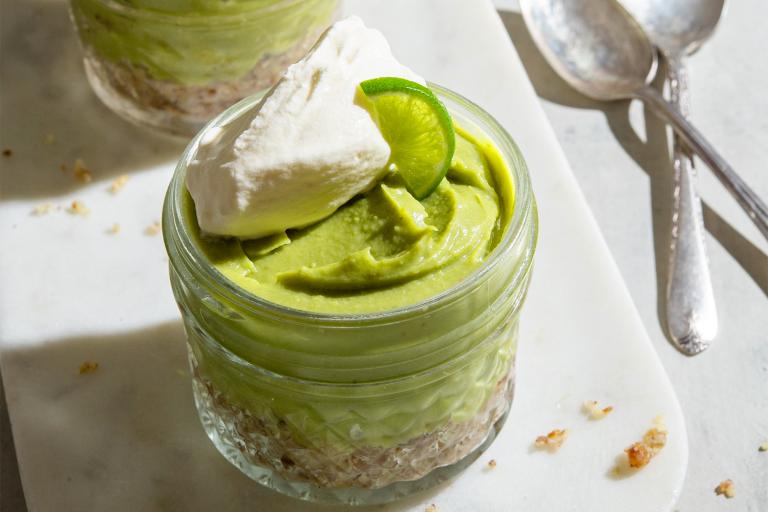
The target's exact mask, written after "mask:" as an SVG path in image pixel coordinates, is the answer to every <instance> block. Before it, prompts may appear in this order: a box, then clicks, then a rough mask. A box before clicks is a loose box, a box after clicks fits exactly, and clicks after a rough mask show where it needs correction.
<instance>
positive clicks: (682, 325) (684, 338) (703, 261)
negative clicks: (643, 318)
mask: <svg viewBox="0 0 768 512" xmlns="http://www.w3.org/2000/svg"><path fill="white" fill-rule="evenodd" d="M667 77H668V78H669V88H670V103H671V104H672V106H673V107H675V108H676V109H677V110H678V112H679V113H680V114H681V115H683V116H687V115H688V108H689V104H688V73H687V69H686V68H685V64H684V63H683V62H682V61H681V60H676V59H669V58H668V59H667ZM672 152H673V167H674V197H673V201H672V239H671V243H670V248H669V276H668V279H667V290H666V293H667V295H666V315H667V330H668V333H669V335H670V337H671V338H672V342H673V343H674V344H675V345H676V346H677V348H678V349H679V350H680V351H681V352H683V353H684V354H686V355H689V356H692V355H696V354H698V353H701V352H702V351H704V350H705V349H706V348H707V347H708V346H709V343H710V342H711V341H712V340H713V339H714V338H715V336H716V335H717V309H716V307H715V295H714V292H713V291H712V280H711V278H710V276H709V266H708V263H707V252H706V245H705V243H704V221H703V218H702V215H701V200H700V199H699V195H698V193H697V192H696V174H695V171H694V163H693V159H692V158H691V156H690V152H689V150H688V148H687V147H685V146H684V144H683V143H682V141H681V140H680V137H679V136H677V135H675V136H674V138H673V149H672Z"/></svg>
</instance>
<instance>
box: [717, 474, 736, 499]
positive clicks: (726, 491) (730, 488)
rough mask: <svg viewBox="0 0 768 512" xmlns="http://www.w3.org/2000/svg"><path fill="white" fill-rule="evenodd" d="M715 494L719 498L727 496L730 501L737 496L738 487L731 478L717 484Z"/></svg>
mask: <svg viewBox="0 0 768 512" xmlns="http://www.w3.org/2000/svg"><path fill="white" fill-rule="evenodd" d="M715 494H717V495H718V496H725V497H726V498H728V499H731V498H733V497H734V496H736V486H735V485H734V484H733V480H731V479H730V478H729V479H727V480H723V481H722V482H720V483H719V484H717V487H715Z"/></svg>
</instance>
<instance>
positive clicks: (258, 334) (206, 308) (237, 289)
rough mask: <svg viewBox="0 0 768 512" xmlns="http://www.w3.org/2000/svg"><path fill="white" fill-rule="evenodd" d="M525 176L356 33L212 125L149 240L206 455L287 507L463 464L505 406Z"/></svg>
mask: <svg viewBox="0 0 768 512" xmlns="http://www.w3.org/2000/svg"><path fill="white" fill-rule="evenodd" d="M525 177H526V174H525V165H524V163H523V161H522V159H521V157H520V156H519V154H518V153H517V150H516V148H515V147H514V144H513V143H512V142H511V141H510V140H509V138H508V136H507V135H506V133H505V132H504V131H503V129H501V128H500V127H498V125H497V124H496V123H495V122H494V121H493V120H492V119H491V118H490V117H489V116H487V114H485V113H483V112H482V111H481V110H480V109H479V108H478V107H476V106H474V105H472V104H471V103H469V102H467V101H466V100H464V99H463V98H461V97H459V96H458V95H455V94H454V93H451V92H450V91H447V90H445V89H441V88H439V87H436V86H435V87H432V88H431V87H430V86H429V85H428V84H427V83H426V82H425V81H424V79H423V78H421V77H420V76H418V75H416V74H415V73H413V72H412V71H411V70H410V69H408V68H407V67H405V66H403V65H402V64H400V63H399V62H398V61H397V60H396V59H395V58H394V56H393V55H392V54H391V50H390V48H389V45H388V44H387V42H386V40H385V39H384V38H383V36H382V34H380V33H379V32H377V31H375V30H372V29H369V28H367V27H365V25H364V24H363V22H362V20H360V19H358V18H349V19H346V20H343V21H340V22H338V23H336V24H334V26H333V27H331V29H329V30H328V31H327V32H326V33H325V35H324V36H323V38H322V39H321V40H320V41H319V42H318V44H317V45H316V46H315V47H314V48H313V50H312V51H311V52H310V53H309V54H308V55H307V56H306V57H305V58H304V59H302V60H301V61H299V62H297V63H296V64H295V65H293V66H291V67H290V68H289V69H288V70H287V71H286V72H285V75H284V76H283V78H282V80H281V81H280V82H279V83H278V84H277V85H276V86H275V87H274V88H273V89H272V90H270V92H269V93H268V94H267V95H265V96H264V97H263V98H262V99H260V100H259V99H257V98H255V97H254V98H250V99H248V100H245V101H244V102H242V103H241V104H239V105H238V106H236V107H233V108H231V109H230V110H228V111H227V112H226V113H225V114H223V115H222V116H220V117H219V118H217V119H216V120H214V121H213V122H212V123H211V124H210V125H209V126H208V127H207V128H206V129H205V130H204V131H203V132H201V133H200V134H199V135H198V136H197V137H196V138H195V139H194V141H193V142H192V143H191V145H190V146H189V148H188V150H187V151H186V152H185V155H184V156H183V158H182V161H181V162H180V164H179V167H178V168H177V171H176V173H175V175H174V178H173V182H172V184H171V187H170V188H169V193H168V196H167V199H166V205H165V209H164V221H163V223H164V237H165V238H166V245H167V247H168V252H169V260H170V263H171V282H172V285H173V289H174V294H175V296H176V299H177V301H178V303H179V306H180V309H181V311H182V315H183V318H184V324H185V327H186V331H187V336H188V347H189V357H190V366H191V369H192V374H193V382H194V391H195V401H196V405H197V408H198V411H199V413H200V417H201V420H202V423H203V426H204V428H205V430H206V432H207V433H208V435H209V437H210V438H211V439H212V441H213V442H214V444H215V445H216V447H217V448H218V449H219V450H220V451H221V453H222V454H223V455H224V456H225V457H226V458H227V459H228V460H230V461H231V462H232V463H233V464H235V465H236V466H237V467H238V468H239V469H241V470H242V471H243V472H245V473H246V474H248V475H249V476H250V477H251V478H253V479H254V480H257V481H259V482H261V483H264V484H265V485H268V486H270V487H272V488H274V489H276V490H278V491H280V492H285V493H288V494H293V495H297V496H299V497H302V498H304V499H318V500H324V501H332V502H343V503H354V504H361V503H375V502H381V501H387V500H391V499H394V498H395V497H397V496H402V495H403V494H407V493H409V492H414V491H416V490H420V489H423V488H424V487H425V486H426V485H427V484H424V483H423V482H425V481H427V480H426V477H427V476H429V475H430V474H432V473H433V472H434V471H435V470H436V469H437V468H441V467H443V466H451V467H460V464H459V463H460V462H461V461H465V462H466V461H468V460H469V461H471V457H470V455H471V454H472V453H479V452H478V451H477V450H478V449H479V448H480V447H481V446H482V445H483V443H484V442H486V441H487V440H489V439H492V438H493V437H494V436H495V433H496V432H497V431H498V429H499V428H500V425H501V423H500V422H501V420H502V418H503V417H504V415H505V413H506V412H507V411H508V408H509V403H510V400H511V394H512V386H513V382H514V372H513V367H514V365H513V363H514V357H515V353H516V335H517V319H518V312H519V308H520V305H521V304H522V301H523V298H524V296H525V293H526V290H527V285H528V279H529V275H530V264H531V257H532V254H533V246H534V244H535V236H536V227H535V207H534V206H533V201H532V196H531V195H530V193H529V191H528V189H527V185H526V183H527V182H526V180H527V178H525ZM521 178H524V179H522V180H521ZM521 183H522V185H523V186H522V187H520V186H519V185H520V184H521ZM409 481H415V482H417V483H414V484H413V485H412V486H411V485H406V486H404V482H409ZM418 482H422V483H418ZM388 489H389V490H388ZM372 490H376V492H378V491H379V490H380V491H381V492H380V493H379V494H376V495H375V497H371V496H372V495H369V494H366V493H367V492H369V491H372ZM337 491H338V494H336V492H337Z"/></svg>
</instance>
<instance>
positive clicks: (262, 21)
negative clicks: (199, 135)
mask: <svg viewBox="0 0 768 512" xmlns="http://www.w3.org/2000/svg"><path fill="white" fill-rule="evenodd" d="M340 4H341V2H340V0H228V1H222V0H71V3H70V7H71V13H72V19H73V21H74V23H75V26H76V27H77V31H78V34H79V36H80V41H81V43H82V48H83V60H84V63H85V71H86V75H87V76H88V81H89V82H90V84H91V86H92V87H93V90H94V91H95V92H96V94H97V96H98V97H99V98H100V99H101V101H103V102H104V103H105V104H106V105H107V106H108V107H109V108H111V109H112V110H113V111H115V112H116V113H118V114H119V115H121V116H122V117H124V118H125V119H128V120H129V121H132V122H134V123H137V124H139V125H142V126H150V127H153V128H157V129H159V130H161V131H164V132H169V133H173V134H176V135H182V136H191V135H193V134H194V133H196V132H197V131H198V130H199V129H200V128H201V127H202V126H203V125H204V124H205V123H206V122H208V121H209V120H210V119H212V118H213V117H214V116H215V115H217V114H219V113H220V112H222V111H223V110H225V109H226V108H227V107H229V106H230V105H232V104H233V103H235V102H237V101H238V100H240V99H242V98H244V97H246V96H249V95H251V94H254V93H256V92H259V91H263V90H265V89H267V88H269V87H271V86H272V85H273V84H274V83H275V82H276V81H277V80H278V79H279V78H280V76H281V74H282V73H283V71H284V70H285V68H286V67H288V66H289V65H290V64H292V63H294V62H296V61H297V60H299V59H300V58H301V57H303V56H304V54H305V53H306V52H307V51H308V50H309V49H310V48H311V47H312V45H313V44H314V43H315V41H317V39H318V37H319V36H320V34H321V33H322V32H323V31H324V30H325V29H326V28H327V27H328V26H329V25H330V24H331V23H333V22H334V21H335V20H336V19H338V15H339V13H340Z"/></svg>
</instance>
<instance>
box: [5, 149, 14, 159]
mask: <svg viewBox="0 0 768 512" xmlns="http://www.w3.org/2000/svg"><path fill="white" fill-rule="evenodd" d="M12 155H13V151H12V150H10V149H8V148H6V149H4V150H3V156H4V157H6V158H8V157H10V156H12Z"/></svg>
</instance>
